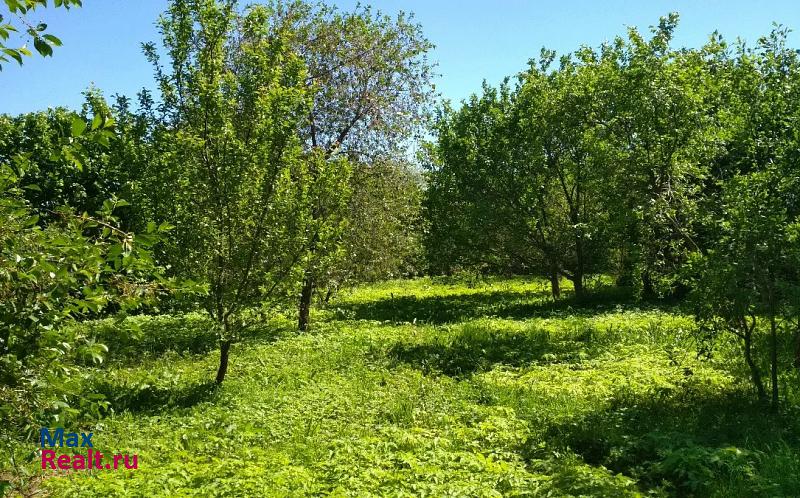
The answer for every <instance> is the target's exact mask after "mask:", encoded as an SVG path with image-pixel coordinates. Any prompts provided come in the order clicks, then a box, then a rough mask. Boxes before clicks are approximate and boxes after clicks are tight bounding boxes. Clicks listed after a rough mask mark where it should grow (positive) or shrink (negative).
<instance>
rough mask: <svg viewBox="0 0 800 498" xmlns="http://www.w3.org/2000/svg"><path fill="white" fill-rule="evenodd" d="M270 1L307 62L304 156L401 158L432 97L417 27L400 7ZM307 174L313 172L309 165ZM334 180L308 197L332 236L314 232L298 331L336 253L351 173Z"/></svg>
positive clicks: (274, 20)
mask: <svg viewBox="0 0 800 498" xmlns="http://www.w3.org/2000/svg"><path fill="white" fill-rule="evenodd" d="M270 7H271V9H270V10H271V13H272V16H271V20H270V24H271V25H272V26H273V29H280V30H286V31H287V32H289V33H291V37H290V39H289V43H290V44H291V47H292V48H293V49H294V50H295V51H296V52H297V53H298V54H300V56H301V57H302V59H303V61H304V62H305V64H306V66H307V68H308V73H307V75H306V80H305V86H306V89H307V91H308V92H309V94H310V99H311V107H310V109H308V112H307V113H306V115H305V119H304V120H303V121H302V122H301V126H300V128H299V131H300V134H301V137H302V144H303V148H304V150H305V151H306V155H307V156H308V157H313V158H319V159H320V160H325V161H334V162H335V161H340V160H341V158H347V159H348V160H350V161H351V162H354V163H359V162H360V163H365V164H368V163H372V162H375V161H385V160H390V159H392V158H401V157H403V156H404V154H405V152H404V149H405V147H406V146H407V145H408V140H409V139H410V138H412V137H414V136H415V134H416V133H418V132H419V131H420V125H421V123H422V121H423V118H424V113H425V110H426V105H427V104H428V102H429V101H430V99H431V97H432V86H431V83H430V80H431V76H432V65H431V64H430V63H429V62H428V60H427V57H426V54H427V51H428V50H429V49H430V48H431V44H430V43H429V42H428V41H427V40H426V39H425V38H424V36H423V35H422V31H421V28H420V26H419V25H418V24H416V23H414V22H413V20H412V19H411V18H410V17H409V16H406V15H405V14H403V13H400V14H398V15H397V17H396V18H390V17H389V16H386V15H383V14H381V13H380V12H373V11H372V10H371V9H370V8H369V7H365V6H358V7H356V8H355V9H354V10H353V11H351V12H342V11H339V10H338V9H336V8H335V7H329V6H326V5H324V4H314V5H312V4H310V3H305V2H302V1H289V2H282V1H276V2H273V3H272V4H270ZM339 164H344V163H342V162H341V161H340V162H339ZM328 167H329V168H330V166H328ZM311 175H312V178H314V177H316V175H317V172H316V170H315V168H313V167H312V168H311ZM337 178H338V181H337V182H335V183H333V184H330V187H331V189H333V191H332V192H327V191H324V190H321V189H317V194H314V195H312V197H311V198H310V202H311V204H312V205H313V208H312V210H311V214H312V217H313V219H314V220H315V222H316V223H315V224H316V226H318V227H320V229H321V230H323V231H325V232H327V235H328V236H329V240H328V241H323V240H321V233H316V232H315V233H312V234H311V245H310V249H311V251H310V255H309V257H308V258H307V259H306V261H305V264H304V266H305V276H304V282H303V288H302V292H301V296H300V302H299V319H298V326H299V328H300V329H301V330H305V329H306V328H308V324H309V311H310V307H311V299H312V296H313V293H314V289H315V287H316V286H317V284H318V283H319V282H318V280H319V279H320V278H322V276H323V275H324V274H325V273H326V272H327V271H328V267H329V265H330V264H333V262H334V261H335V260H336V257H335V256H334V255H335V254H337V253H340V240H341V236H342V231H341V230H342V227H343V226H344V224H343V220H344V219H346V210H347V205H348V203H347V202H346V198H345V197H344V196H343V195H342V193H346V192H347V191H348V189H347V185H348V175H347V174H346V172H341V173H340V174H338V175H337ZM332 200H336V201H337V202H331V201H332ZM341 200H344V201H345V202H339V201H341ZM332 256H334V257H332Z"/></svg>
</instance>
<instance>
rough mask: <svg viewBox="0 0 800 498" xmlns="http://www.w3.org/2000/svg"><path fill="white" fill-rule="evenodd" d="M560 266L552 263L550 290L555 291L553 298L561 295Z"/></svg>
mask: <svg viewBox="0 0 800 498" xmlns="http://www.w3.org/2000/svg"><path fill="white" fill-rule="evenodd" d="M559 277H560V275H559V271H558V266H556V265H555V264H552V265H551V266H550V290H551V291H552V292H553V299H558V298H559V297H561V284H560V282H559Z"/></svg>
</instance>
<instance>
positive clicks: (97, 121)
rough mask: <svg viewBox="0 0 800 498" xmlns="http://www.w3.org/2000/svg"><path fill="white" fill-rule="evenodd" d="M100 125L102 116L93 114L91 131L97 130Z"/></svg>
mask: <svg viewBox="0 0 800 498" xmlns="http://www.w3.org/2000/svg"><path fill="white" fill-rule="evenodd" d="M101 124H103V116H101V115H100V114H95V115H94V118H92V131H94V130H96V129H97V128H99V127H100V125H101Z"/></svg>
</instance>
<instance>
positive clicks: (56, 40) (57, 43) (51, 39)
mask: <svg viewBox="0 0 800 498" xmlns="http://www.w3.org/2000/svg"><path fill="white" fill-rule="evenodd" d="M43 37H44V39H45V40H47V41H49V42H50V43H51V44H53V45H55V46H56V47H60V46H61V45H62V43H61V40H60V39H59V38H58V37H56V36H53V35H49V34H48V35H43Z"/></svg>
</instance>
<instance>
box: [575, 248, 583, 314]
mask: <svg viewBox="0 0 800 498" xmlns="http://www.w3.org/2000/svg"><path fill="white" fill-rule="evenodd" d="M575 258H576V260H577V261H576V265H575V280H574V282H573V285H574V286H575V298H576V299H578V300H579V301H580V300H581V299H583V296H584V292H583V268H584V261H583V239H582V238H581V237H580V236H578V237H576V238H575Z"/></svg>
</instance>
